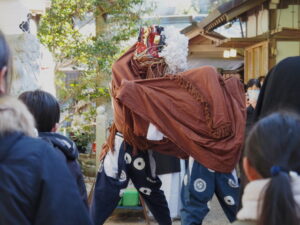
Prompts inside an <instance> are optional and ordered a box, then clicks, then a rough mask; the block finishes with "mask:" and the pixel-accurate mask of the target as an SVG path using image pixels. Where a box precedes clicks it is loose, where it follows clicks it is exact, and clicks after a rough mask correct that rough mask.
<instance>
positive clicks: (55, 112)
mask: <svg viewBox="0 0 300 225" xmlns="http://www.w3.org/2000/svg"><path fill="white" fill-rule="evenodd" d="M19 99H20V100H22V101H23V102H24V103H25V105H26V106H27V107H28V109H29V111H30V112H31V113H32V115H33V116H34V118H35V121H36V128H37V130H38V132H39V137H40V138H42V139H43V140H45V141H47V142H49V143H50V144H51V145H52V146H53V147H55V148H56V149H58V150H59V153H60V154H61V155H62V156H63V157H64V158H65V160H66V162H67V165H68V167H69V169H70V172H71V174H72V175H73V177H74V178H75V180H76V183H77V186H78V189H79V192H80V195H81V199H82V201H83V202H84V203H85V205H86V206H88V204H87V192H86V187H85V183H84V179H83V175H82V172H81V169H80V165H79V163H78V161H77V158H78V150H77V147H76V145H75V143H74V142H73V141H71V140H70V139H68V138H67V137H65V136H63V135H61V134H59V133H55V131H56V130H57V124H58V123H59V119H60V107H59V103H58V101H57V100H56V98H55V97H54V96H53V95H51V94H50V93H47V92H45V91H42V90H36V91H27V92H24V93H22V94H21V95H20V96H19Z"/></svg>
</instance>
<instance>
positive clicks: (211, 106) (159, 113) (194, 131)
mask: <svg viewBox="0 0 300 225" xmlns="http://www.w3.org/2000/svg"><path fill="white" fill-rule="evenodd" d="M133 52H134V47H133V48H131V49H130V50H129V51H128V52H127V53H126V54H125V55H123V56H122V57H121V58H120V59H119V60H118V61H117V62H116V63H115V64H114V66H113V82H112V88H113V105H114V112H115V128H116V130H118V131H120V132H122V133H123V135H124V138H125V140H126V141H127V142H128V143H129V144H131V145H133V146H134V147H136V148H137V149H141V150H144V149H149V148H151V149H153V150H156V151H159V152H161V153H165V154H171V155H174V156H177V157H186V156H187V155H191V156H192V157H193V158H195V160H197V161H198V162H200V163H201V164H203V165H204V166H206V167H207V168H210V169H213V170H216V171H218V172H231V171H232V170H233V169H234V167H235V165H236V163H237V161H238V159H239V157H240V149H241V146H242V143H243V137H244V129H245V117H246V110H245V98H244V91H243V86H242V84H241V83H240V82H239V81H238V80H237V79H235V78H230V79H228V80H225V81H224V80H223V78H222V77H221V76H220V75H219V74H218V73H217V71H216V70H215V69H214V68H212V67H202V68H198V69H194V70H189V71H186V72H184V73H181V74H179V75H167V76H165V77H162V78H153V79H146V80H141V79H139V75H137V74H136V73H134V72H133V70H132V69H131V68H132V66H131V61H132V57H133ZM150 122H151V123H152V124H154V125H155V126H156V127H157V128H158V129H159V130H160V131H161V132H162V133H163V134H164V135H165V136H166V137H167V138H165V139H164V140H163V141H158V142H150V141H147V140H146V138H145V137H146V135H147V130H148V126H149V123H150Z"/></svg>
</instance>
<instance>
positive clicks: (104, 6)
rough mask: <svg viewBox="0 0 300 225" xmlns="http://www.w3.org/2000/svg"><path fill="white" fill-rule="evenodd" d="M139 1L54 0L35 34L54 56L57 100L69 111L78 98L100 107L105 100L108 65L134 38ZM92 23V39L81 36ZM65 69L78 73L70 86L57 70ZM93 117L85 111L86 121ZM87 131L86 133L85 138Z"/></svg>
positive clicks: (141, 12)
mask: <svg viewBox="0 0 300 225" xmlns="http://www.w3.org/2000/svg"><path fill="white" fill-rule="evenodd" d="M142 3H143V0H52V5H51V8H50V9H49V10H47V12H46V15H45V16H44V17H43V18H42V20H41V24H40V27H39V34H38V36H39V39H40V41H41V42H42V43H43V44H44V45H46V46H47V47H48V48H49V50H50V51H51V52H52V53H53V55H54V56H55V59H56V62H57V66H56V70H57V71H56V74H57V76H56V78H57V79H56V85H57V91H58V97H59V99H60V100H61V102H62V103H68V104H69V108H68V110H70V109H74V106H75V105H76V104H77V103H78V102H79V101H80V100H82V101H84V102H90V103H97V104H100V103H101V102H103V101H107V100H108V99H109V92H108V88H107V83H108V80H110V71H111V66H112V63H113V62H114V61H115V60H116V58H117V57H118V56H119V55H120V53H121V52H122V50H123V49H122V47H121V44H122V43H124V42H126V41H128V40H129V39H130V38H131V37H133V36H134V35H136V34H137V31H138V27H139V25H140V15H141V14H143V13H145V12H146V11H147V9H144V8H143V4H142ZM91 21H95V22H96V35H91V34H90V35H87V34H84V33H83V32H81V29H82V27H79V26H78V24H81V25H82V24H84V22H86V23H88V22H91ZM64 67H72V68H74V69H75V70H77V71H79V72H80V75H79V77H78V78H77V79H76V80H74V81H71V84H70V82H69V84H68V85H67V84H66V76H65V74H64V73H63V72H61V69H62V68H64ZM90 108H93V107H90ZM73 111H74V110H73ZM74 113H75V114H76V112H74ZM92 116H93V112H92V110H91V109H89V110H88V113H87V115H86V119H87V120H89V119H90V118H91V117H92ZM93 117H94V118H95V116H93ZM67 120H71V121H72V118H67ZM84 129H86V128H83V130H84ZM89 131H90V130H85V134H86V136H88V134H89ZM79 133H80V132H79ZM81 133H82V132H81ZM93 138H94V137H89V138H88V139H90V140H93Z"/></svg>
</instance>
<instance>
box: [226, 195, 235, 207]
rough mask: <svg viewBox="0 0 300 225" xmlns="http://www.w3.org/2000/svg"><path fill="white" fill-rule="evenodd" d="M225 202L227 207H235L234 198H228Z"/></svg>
mask: <svg viewBox="0 0 300 225" xmlns="http://www.w3.org/2000/svg"><path fill="white" fill-rule="evenodd" d="M224 201H225V203H226V204H227V205H235V201H234V199H233V197H232V196H226V197H225V198H224Z"/></svg>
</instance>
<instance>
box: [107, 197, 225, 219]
mask: <svg viewBox="0 0 300 225" xmlns="http://www.w3.org/2000/svg"><path fill="white" fill-rule="evenodd" d="M142 224H146V222H145V220H144V217H143V213H142V212H132V211H128V210H127V211H126V210H123V209H120V210H116V211H115V212H114V214H113V215H112V217H111V218H110V219H109V220H108V221H107V222H106V223H105V224H104V225H142ZM180 224H181V223H180V220H175V221H174V222H173V225H180ZM229 224H230V223H229V222H228V221H227V219H226V217H225V215H224V213H223V210H222V208H221V206H220V205H219V203H218V201H217V199H216V198H214V199H213V201H212V203H211V211H210V213H209V214H208V215H207V217H206V218H205V221H204V222H203V225H229ZM151 225H157V223H156V222H154V221H151Z"/></svg>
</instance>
